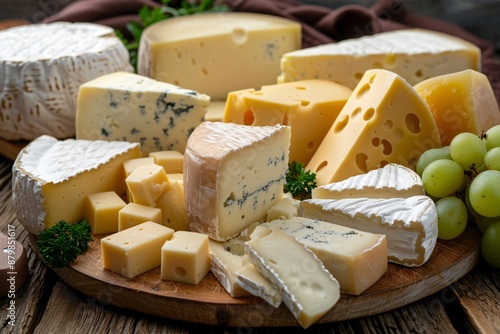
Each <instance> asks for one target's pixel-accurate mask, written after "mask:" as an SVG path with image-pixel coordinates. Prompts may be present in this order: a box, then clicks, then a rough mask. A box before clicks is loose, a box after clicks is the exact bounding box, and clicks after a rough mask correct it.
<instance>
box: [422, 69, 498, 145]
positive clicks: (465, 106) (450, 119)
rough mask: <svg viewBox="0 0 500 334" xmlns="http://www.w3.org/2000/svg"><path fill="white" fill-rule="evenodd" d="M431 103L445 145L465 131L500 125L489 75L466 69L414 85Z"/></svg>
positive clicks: (475, 130) (480, 131) (428, 102)
mask: <svg viewBox="0 0 500 334" xmlns="http://www.w3.org/2000/svg"><path fill="white" fill-rule="evenodd" d="M414 88H415V90H416V91H417V93H418V94H419V95H420V96H421V97H422V98H423V99H424V101H425V102H426V103H427V105H428V106H429V110H430V111H431V112H432V114H433V115H434V118H435V119H436V123H437V126H438V129H439V133H440V135H441V144H442V146H447V145H449V144H450V142H451V140H452V139H453V138H454V137H455V136H456V135H457V134H459V133H461V132H472V133H475V134H477V135H480V134H481V133H482V132H486V131H487V130H488V129H489V128H491V127H493V126H494V125H497V124H500V111H499V110H498V103H497V100H496V98H495V94H494V93H493V89H492V88H491V84H490V82H489V80H488V78H487V77H486V76H485V75H484V74H482V73H480V72H477V71H474V70H465V71H461V72H455V73H450V74H445V75H440V76H437V77H434V78H430V79H427V80H425V81H422V82H420V83H418V84H416V85H415V86H414Z"/></svg>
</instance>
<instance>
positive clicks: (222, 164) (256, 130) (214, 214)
mask: <svg viewBox="0 0 500 334" xmlns="http://www.w3.org/2000/svg"><path fill="white" fill-rule="evenodd" d="M289 146H290V128H289V127H287V126H282V125H276V126H246V125H239V124H233V123H224V122H204V123H202V124H201V125H200V126H198V127H197V128H196V129H195V130H194V131H193V133H192V134H191V136H190V137H189V140H188V144H187V147H186V151H185V153H184V173H183V177H184V197H185V201H186V210H187V214H188V217H189V219H190V222H191V224H190V229H191V230H194V231H197V232H200V233H206V234H208V236H209V237H210V238H212V239H214V240H219V241H224V240H227V239H229V238H231V237H234V236H236V235H238V234H239V233H240V232H241V231H243V230H244V229H245V228H247V227H248V226H249V225H251V224H252V223H255V222H259V221H265V219H266V215H267V211H268V210H269V209H270V208H271V207H272V206H273V205H274V204H275V203H276V202H278V201H279V200H280V199H281V198H282V197H283V186H284V183H285V180H286V171H287V170H288V149H289Z"/></svg>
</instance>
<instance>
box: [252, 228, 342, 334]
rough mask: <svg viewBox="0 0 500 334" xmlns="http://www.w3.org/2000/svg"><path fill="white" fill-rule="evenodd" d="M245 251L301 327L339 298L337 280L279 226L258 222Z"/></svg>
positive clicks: (312, 254) (306, 326) (315, 318)
mask: <svg viewBox="0 0 500 334" xmlns="http://www.w3.org/2000/svg"><path fill="white" fill-rule="evenodd" d="M245 254H246V255H247V256H248V259H249V261H250V262H251V263H253V264H254V265H255V266H256V268H257V269H258V270H259V272H260V273H261V274H262V275H263V276H264V277H266V278H267V279H268V280H269V281H271V282H272V283H273V284H274V285H275V286H276V287H277V288H278V290H279V291H280V292H281V293H282V295H283V302H284V303H285V305H286V306H287V307H288V309H289V310H290V311H291V312H292V314H293V316H294V317H295V318H296V319H297V321H298V322H299V324H300V325H301V326H302V327H303V328H308V327H310V326H311V325H312V324H314V323H315V322H316V321H317V320H318V319H319V318H321V317H322V316H323V315H324V314H326V313H327V312H328V311H330V309H331V308H332V307H333V306H334V305H335V304H336V303H337V301H338V300H339V299H340V287H339V283H338V281H337V280H336V279H335V278H334V277H333V276H332V274H330V272H329V271H328V270H326V268H325V267H324V265H323V263H322V262H321V261H320V260H319V259H318V258H317V257H316V255H314V253H313V252H312V251H311V250H309V249H308V248H307V247H306V246H304V245H303V244H301V243H300V242H298V241H297V240H296V239H295V238H294V237H292V236H291V235H289V234H287V233H286V232H283V231H282V230H281V229H279V228H271V229H270V228H266V227H262V226H257V227H256V228H255V230H254V231H253V233H252V235H251V239H250V240H249V241H247V242H246V244H245Z"/></svg>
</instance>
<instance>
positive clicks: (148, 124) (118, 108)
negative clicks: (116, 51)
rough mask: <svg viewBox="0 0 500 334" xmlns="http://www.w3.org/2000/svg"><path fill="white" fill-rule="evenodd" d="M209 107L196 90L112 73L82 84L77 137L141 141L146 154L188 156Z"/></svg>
mask: <svg viewBox="0 0 500 334" xmlns="http://www.w3.org/2000/svg"><path fill="white" fill-rule="evenodd" d="M209 104H210V98H209V97H208V96H207V95H204V94H200V93H198V92H195V91H193V90H189V89H184V88H181V87H178V86H175V85H172V84H169V83H165V82H160V81H156V80H153V79H151V78H147V77H144V76H141V75H137V74H133V73H127V72H116V73H111V74H107V75H104V76H101V77H99V78H96V79H94V80H92V81H89V82H86V83H85V84H83V85H81V86H80V90H79V93H78V111H77V114H76V124H75V125H76V138H77V139H91V140H96V139H101V140H108V141H113V140H123V141H128V142H135V143H140V144H141V149H142V152H143V155H145V156H146V155H148V154H149V153H151V152H154V151H165V150H175V151H179V152H181V153H183V152H184V149H185V148H186V143H187V140H188V137H189V135H190V134H191V132H192V131H193V130H194V128H195V127H197V126H198V125H200V124H201V123H202V122H203V121H204V117H205V114H206V112H207V108H208V106H209Z"/></svg>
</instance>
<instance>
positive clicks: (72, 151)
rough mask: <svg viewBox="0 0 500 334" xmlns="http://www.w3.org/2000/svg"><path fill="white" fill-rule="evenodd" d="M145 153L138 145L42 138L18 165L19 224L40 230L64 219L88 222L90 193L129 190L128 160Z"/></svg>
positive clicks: (15, 176) (19, 158)
mask: <svg viewBox="0 0 500 334" xmlns="http://www.w3.org/2000/svg"><path fill="white" fill-rule="evenodd" d="M139 157H141V151H140V146H139V144H137V143H129V142H124V141H121V142H108V141H99V140H98V141H89V140H74V139H67V140H57V139H56V138H54V137H50V136H40V137H38V138H37V139H35V140H34V141H32V142H31V143H30V144H29V145H28V146H26V147H25V148H24V149H23V150H22V151H21V152H20V153H19V155H18V156H17V158H16V160H15V162H14V165H13V167H12V197H13V202H14V209H15V212H16V215H17V218H18V219H19V222H20V223H21V224H22V225H23V226H24V228H25V229H26V230H27V231H28V232H30V233H33V234H38V233H39V232H40V231H42V230H43V229H44V228H46V227H51V226H53V225H54V224H56V223H57V222H58V221H60V220H66V221H67V222H69V223H73V222H77V221H80V220H82V219H83V218H84V215H83V214H84V201H85V198H86V196H87V195H88V194H92V193H97V192H105V191H114V192H115V193H117V194H120V195H122V194H124V193H125V175H124V170H123V162H124V161H126V160H129V159H134V158H139Z"/></svg>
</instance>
